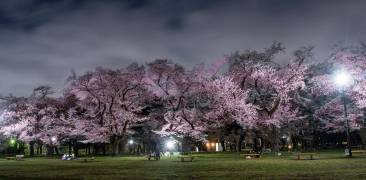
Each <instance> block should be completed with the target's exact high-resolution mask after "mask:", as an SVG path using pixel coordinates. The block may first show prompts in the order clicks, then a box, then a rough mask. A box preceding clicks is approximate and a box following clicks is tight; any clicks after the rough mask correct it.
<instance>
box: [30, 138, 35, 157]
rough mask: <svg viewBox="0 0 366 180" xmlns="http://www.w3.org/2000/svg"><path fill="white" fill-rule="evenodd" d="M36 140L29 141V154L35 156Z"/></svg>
mask: <svg viewBox="0 0 366 180" xmlns="http://www.w3.org/2000/svg"><path fill="white" fill-rule="evenodd" d="M34 144H35V142H34V141H31V142H29V156H30V157H33V156H34Z"/></svg>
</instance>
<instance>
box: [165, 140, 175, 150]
mask: <svg viewBox="0 0 366 180" xmlns="http://www.w3.org/2000/svg"><path fill="white" fill-rule="evenodd" d="M174 144H175V142H174V141H172V140H169V141H168V142H166V147H167V148H168V149H169V150H171V149H173V148H174Z"/></svg>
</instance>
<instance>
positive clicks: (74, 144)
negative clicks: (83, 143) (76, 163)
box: [72, 140, 79, 157]
mask: <svg viewBox="0 0 366 180" xmlns="http://www.w3.org/2000/svg"><path fill="white" fill-rule="evenodd" d="M72 145H73V150H74V156H75V157H78V156H79V147H78V143H77V141H76V140H74V142H73V143H72Z"/></svg>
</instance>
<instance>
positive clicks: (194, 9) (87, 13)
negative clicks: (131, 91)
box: [0, 0, 366, 95]
mask: <svg viewBox="0 0 366 180" xmlns="http://www.w3.org/2000/svg"><path fill="white" fill-rule="evenodd" d="M365 5H366V1H357V0H349V1H340V0H339V1H338V0H325V1H316V0H263V1H258V0H248V1H244V0H242V1H241V0H182V1H172V0H105V1H100V0H28V1H24V0H4V1H0V53H1V56H0V82H1V86H0V93H2V94H7V93H14V94H18V95H24V94H28V93H29V92H30V91H31V89H32V88H33V87H35V86H37V85H41V84H48V85H51V86H53V87H55V88H56V89H57V90H59V92H60V90H61V89H62V87H63V86H64V84H65V80H66V78H67V76H68V75H69V73H70V71H71V70H72V69H74V70H75V71H76V72H77V73H79V74H80V73H83V72H86V71H89V70H92V69H94V68H95V67H97V66H105V67H111V68H116V67H121V66H125V65H127V64H129V63H131V62H134V61H137V62H140V63H143V62H146V61H150V60H152V59H155V58H170V59H173V60H175V61H176V62H179V63H181V64H183V65H184V66H187V67H192V66H193V65H195V64H199V63H202V62H206V63H210V62H213V61H215V60H217V59H220V58H222V57H223V56H224V55H225V54H230V53H231V52H233V51H236V50H243V49H247V48H251V49H263V48H265V47H267V46H268V45H269V44H271V43H272V42H273V41H275V40H277V41H281V42H284V44H285V46H286V47H287V52H291V50H293V49H296V48H298V47H300V46H304V45H315V47H316V53H317V55H318V58H319V59H321V58H324V57H326V55H327V54H328V52H329V50H330V47H331V46H332V45H333V44H334V43H336V42H338V41H340V40H345V41H348V42H356V41H358V40H364V34H365V33H366V23H365V18H366V14H365V13H364V9H363V7H365ZM280 58H282V59H281V60H282V61H286V60H288V58H289V57H288V56H281V57H280Z"/></svg>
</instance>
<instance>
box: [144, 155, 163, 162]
mask: <svg viewBox="0 0 366 180" xmlns="http://www.w3.org/2000/svg"><path fill="white" fill-rule="evenodd" d="M147 159H148V160H149V161H150V160H155V161H157V160H160V156H157V155H155V154H149V155H147Z"/></svg>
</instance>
